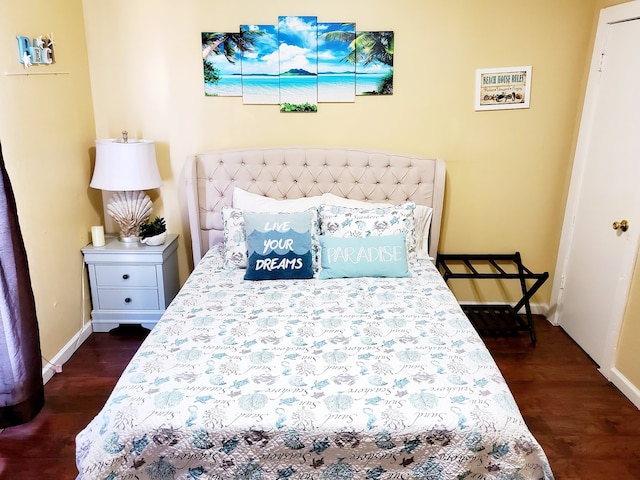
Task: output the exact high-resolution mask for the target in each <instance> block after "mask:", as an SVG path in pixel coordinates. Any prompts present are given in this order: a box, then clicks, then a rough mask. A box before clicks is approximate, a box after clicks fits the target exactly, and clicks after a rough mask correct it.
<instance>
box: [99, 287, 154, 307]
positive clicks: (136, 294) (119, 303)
mask: <svg viewBox="0 0 640 480" xmlns="http://www.w3.org/2000/svg"><path fill="white" fill-rule="evenodd" d="M98 304H99V305H100V310H158V309H159V308H160V305H159V303H158V290H151V289H149V290H146V289H135V288H99V289H98ZM163 308H164V306H163Z"/></svg>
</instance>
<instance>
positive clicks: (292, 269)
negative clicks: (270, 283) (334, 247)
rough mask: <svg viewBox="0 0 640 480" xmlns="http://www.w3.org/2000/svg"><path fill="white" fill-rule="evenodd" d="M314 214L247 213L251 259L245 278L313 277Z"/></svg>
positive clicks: (245, 222) (246, 227)
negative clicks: (312, 235)
mask: <svg viewBox="0 0 640 480" xmlns="http://www.w3.org/2000/svg"><path fill="white" fill-rule="evenodd" d="M314 212H315V210H310V211H306V212H295V213H257V212H244V214H243V216H244V226H245V233H246V235H247V247H248V259H249V261H248V265H247V272H246V273H245V275H244V279H245V280H274V279H291V278H312V277H313V274H314V270H313V245H312V241H311V231H312V229H313V216H314Z"/></svg>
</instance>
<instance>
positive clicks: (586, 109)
mask: <svg viewBox="0 0 640 480" xmlns="http://www.w3.org/2000/svg"><path fill="white" fill-rule="evenodd" d="M638 18H640V0H635V1H632V2H628V3H624V4H620V5H616V6H612V7H609V8H605V9H602V10H601V11H600V17H599V20H598V28H597V32H596V38H595V42H594V46H593V54H592V58H591V65H590V67H589V77H588V82H587V88H586V92H585V97H584V105H583V110H582V117H581V119H580V127H579V133H578V140H577V143H576V151H575V155H574V161H573V168H572V172H571V183H570V186H569V193H568V197H567V203H566V207H565V214H564V221H563V225H562V234H561V237H560V245H559V248H558V259H557V262H556V269H555V274H554V278H553V284H552V289H551V307H550V310H549V313H548V319H549V321H550V322H551V323H552V324H553V325H561V324H562V321H561V317H562V296H563V295H562V294H563V290H564V281H565V278H566V271H567V266H568V263H569V259H570V253H571V247H572V244H573V238H574V223H575V216H576V211H577V209H578V206H579V200H580V194H581V193H582V183H583V178H584V174H585V170H586V168H587V158H588V148H589V144H590V138H591V134H592V130H593V123H594V119H595V111H596V107H597V104H598V93H599V88H600V85H599V78H600V75H599V69H600V64H601V61H602V52H604V50H605V46H606V41H607V34H608V28H607V26H608V25H610V24H613V23H620V22H624V21H628V20H634V19H638ZM632 250H633V251H632V252H630V253H629V258H626V259H625V261H624V262H623V265H624V266H623V269H622V271H621V272H620V276H619V278H618V283H617V287H616V294H615V300H614V305H613V312H612V318H611V321H610V323H609V326H608V331H607V337H606V339H605V353H604V356H603V361H602V365H600V369H599V370H600V372H601V373H602V374H603V375H604V376H605V377H606V378H607V379H608V380H611V377H612V375H615V372H614V371H613V370H614V365H615V360H616V347H617V343H618V339H619V336H620V330H621V328H622V320H623V317H624V312H625V308H626V304H627V298H628V296H629V288H630V286H631V280H632V276H633V272H634V267H635V264H636V257H637V254H638V245H637V244H636V248H635V249H632Z"/></svg>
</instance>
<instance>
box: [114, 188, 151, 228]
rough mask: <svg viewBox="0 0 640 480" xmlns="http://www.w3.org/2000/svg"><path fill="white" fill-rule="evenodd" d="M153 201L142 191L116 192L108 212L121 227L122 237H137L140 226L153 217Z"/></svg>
mask: <svg viewBox="0 0 640 480" xmlns="http://www.w3.org/2000/svg"><path fill="white" fill-rule="evenodd" d="M151 207H152V203H151V199H150V198H149V195H147V194H146V193H144V192H142V191H131V192H116V193H114V194H113V196H112V197H111V199H110V200H109V204H108V205H107V212H108V213H109V215H111V216H112V217H113V220H114V221H115V222H116V223H117V224H118V226H119V227H120V237H137V236H138V230H139V228H140V224H141V223H144V221H145V220H147V219H148V218H149V217H150V216H151Z"/></svg>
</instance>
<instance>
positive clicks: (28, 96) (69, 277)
mask: <svg viewBox="0 0 640 480" xmlns="http://www.w3.org/2000/svg"><path fill="white" fill-rule="evenodd" d="M51 32H53V36H54V40H55V42H56V52H57V55H56V63H55V64H54V65H52V66H48V67H44V66H39V67H38V66H33V67H31V70H29V71H32V72H42V71H49V72H50V71H60V72H68V74H67V75H57V76H34V75H31V76H29V77H26V76H7V75H4V73H5V72H11V73H13V72H24V70H23V67H22V65H21V64H20V63H19V62H18V48H17V46H18V44H17V41H16V38H15V37H16V35H24V36H28V37H37V36H39V35H43V34H49V33H51ZM0 72H2V73H0V142H2V149H3V153H4V158H5V163H6V166H7V170H8V173H9V177H10V179H11V182H12V185H13V190H14V193H15V196H16V203H17V206H18V215H19V220H20V225H21V230H22V234H23V238H24V242H25V246H26V249H27V255H28V259H29V267H30V273H31V280H32V284H33V290H34V295H35V299H36V309H37V314H38V321H39V327H40V337H41V340H42V342H41V343H42V354H43V355H44V357H45V358H48V359H51V358H52V357H53V356H54V355H56V354H57V353H58V352H59V351H60V350H61V349H62V348H63V347H64V346H65V344H66V343H67V342H69V340H70V339H72V338H73V336H74V335H75V334H76V333H77V332H78V331H80V329H81V321H82V318H83V317H82V312H83V304H82V299H81V292H82V283H81V282H82V271H83V264H82V255H81V253H80V248H82V247H83V246H84V245H86V244H87V242H88V238H89V227H90V226H91V225H94V224H96V223H100V213H99V212H101V209H102V207H101V202H100V197H99V196H96V195H95V193H94V192H91V191H89V188H88V183H89V178H90V174H91V159H90V155H89V149H90V148H91V146H92V145H93V138H94V132H95V127H94V123H93V108H92V105H91V91H90V83H89V70H88V64H87V50H86V39H85V32H84V22H83V15H82V2H81V0H60V1H58V0H57V1H55V2H50V1H49V2H47V1H44V0H35V1H30V2H29V3H27V4H25V2H23V1H21V0H2V4H1V5H0ZM84 310H85V313H87V314H88V312H87V311H86V309H84ZM86 318H87V319H88V317H86Z"/></svg>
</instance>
